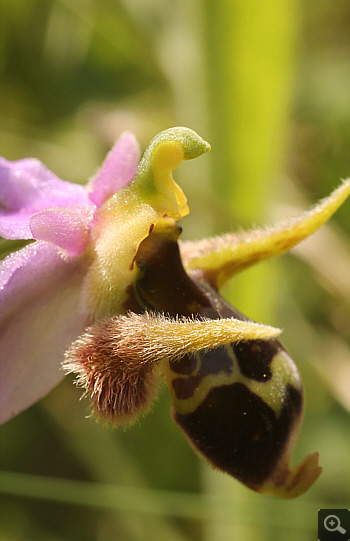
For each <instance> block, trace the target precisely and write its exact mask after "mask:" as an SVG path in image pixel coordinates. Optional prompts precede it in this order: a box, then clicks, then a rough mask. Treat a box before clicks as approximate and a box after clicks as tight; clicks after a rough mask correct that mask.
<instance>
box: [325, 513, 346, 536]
mask: <svg viewBox="0 0 350 541" xmlns="http://www.w3.org/2000/svg"><path fill="white" fill-rule="evenodd" d="M323 524H324V527H325V528H326V530H328V531H329V532H335V531H338V532H340V533H346V530H344V528H342V527H341V526H340V520H339V518H338V517H337V516H336V515H327V516H326V518H325V519H324V523H323Z"/></svg>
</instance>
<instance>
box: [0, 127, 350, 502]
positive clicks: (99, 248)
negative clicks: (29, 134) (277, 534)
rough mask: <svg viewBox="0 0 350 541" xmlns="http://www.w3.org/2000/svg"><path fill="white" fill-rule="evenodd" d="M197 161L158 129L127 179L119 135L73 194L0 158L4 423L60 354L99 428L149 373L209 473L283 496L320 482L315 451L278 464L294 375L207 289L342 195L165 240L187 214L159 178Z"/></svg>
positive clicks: (289, 422) (313, 224)
mask: <svg viewBox="0 0 350 541" xmlns="http://www.w3.org/2000/svg"><path fill="white" fill-rule="evenodd" d="M207 150H209V145H208V143H206V142H205V141H203V140H202V139H201V138H200V137H199V136H198V135H197V134H196V133H194V132H193V131H191V130H189V129H187V128H172V129H170V130H166V131H165V132H162V133H160V134H159V135H158V136H157V137H155V138H154V140H153V141H152V142H151V144H150V146H149V148H148V150H147V151H146V152H145V154H144V156H143V158H142V160H141V162H140V164H139V166H138V168H137V170H136V165H137V161H138V147H137V143H136V141H135V139H134V138H133V137H132V136H131V134H125V135H124V136H122V138H121V139H120V141H119V142H118V143H117V145H116V147H115V148H114V149H113V150H112V151H111V153H110V154H109V156H108V157H107V160H106V162H105V164H104V166H103V167H102V169H101V171H100V172H99V174H98V175H97V177H96V178H95V179H94V180H93V181H91V182H90V183H89V184H88V186H87V188H86V189H84V188H82V187H81V186H76V185H72V184H69V183H63V181H59V179H56V177H54V175H53V174H52V173H50V172H48V171H47V170H46V169H44V168H43V166H42V165H41V164H38V162H33V161H31V160H23V161H20V162H14V163H13V164H9V163H8V162H4V169H3V171H4V173H3V177H2V178H3V182H2V184H1V185H2V194H3V201H4V203H3V205H4V211H3V212H2V218H1V220H2V221H1V223H0V225H2V234H3V236H5V237H7V238H27V239H29V238H34V239H36V242H35V243H33V244H30V245H28V246H27V247H26V248H24V249H22V250H20V251H19V252H16V253H14V254H11V255H10V256H8V257H7V258H6V259H5V260H4V262H3V264H2V274H3V287H2V289H1V302H2V315H1V318H2V319H1V340H2V342H3V347H2V352H3V353H2V356H3V358H2V360H1V366H2V371H3V382H4V383H3V387H2V389H3V391H4V392H3V393H2V397H3V399H2V400H3V406H4V409H3V411H5V416H4V420H6V418H9V417H10V416H11V415H13V414H16V413H18V412H19V411H20V410H21V409H23V408H25V407H27V406H28V405H29V404H30V403H31V402H32V401H34V400H35V399H37V398H39V397H40V396H42V395H43V394H44V393H45V392H46V391H48V390H49V388H50V387H51V386H52V385H54V384H55V383H57V381H58V380H59V377H60V376H59V374H60V372H59V363H60V361H61V360H62V358H63V352H64V351H65V350H67V353H66V360H65V367H66V369H68V370H69V371H72V372H75V373H76V374H77V376H78V383H79V384H81V385H82V386H84V387H85V389H86V393H87V394H88V395H90V397H91V401H92V408H93V410H94V411H95V412H96V414H97V415H99V416H100V417H102V418H103V419H106V420H108V421H110V422H112V423H116V424H122V423H128V422H132V421H133V420H134V419H135V418H136V417H137V415H138V414H139V413H140V412H143V411H146V410H147V409H148V408H149V406H150V404H151V401H152V399H153V398H154V396H155V394H156V388H157V385H158V381H159V378H161V377H165V378H166V380H167V382H168V384H169V388H170V392H171V396H172V400H173V417H174V419H175V421H176V422H177V423H178V424H179V425H180V426H181V428H182V429H183V431H184V432H185V434H186V435H187V436H188V438H189V439H190V441H191V442H192V444H193V445H194V446H195V448H196V449H197V450H198V451H199V452H200V453H201V454H202V455H204V456H205V458H206V459H207V460H208V461H209V462H210V463H211V464H212V465H213V466H214V467H216V468H219V469H222V470H224V471H226V472H228V473H230V474H231V475H233V476H234V477H236V478H238V479H239V480H240V481H242V482H243V483H245V484H246V485H247V486H249V487H251V488H253V489H254V490H257V491H260V492H270V493H273V494H276V495H280V496H282V497H292V496H296V495H298V494H300V493H302V492H304V491H305V490H306V489H307V488H308V487H309V486H310V484H312V482H313V481H314V480H315V479H316V478H317V476H318V475H319V473H320V471H321V470H320V468H319V467H318V457H317V455H316V454H315V455H310V456H309V457H307V458H306V459H305V461H304V462H303V463H302V464H301V465H300V466H298V467H297V468H295V469H293V470H290V468H289V458H290V453H291V449H292V446H293V442H294V440H295V436H296V433H297V430H298V427H299V425H300V421H301V417H302V412H303V390H302V383H301V379H300V376H299V373H298V370H297V368H296V366H295V364H294V363H293V361H292V359H291V358H290V356H289V355H288V354H287V352H286V351H285V350H284V348H283V347H282V346H281V345H280V344H279V342H277V340H276V338H275V337H276V336H277V335H278V334H279V332H280V331H279V330H278V329H275V328H272V327H269V326H266V325H260V324H257V323H254V322H252V321H250V320H249V319H247V318H246V317H244V316H243V315H242V314H240V313H239V312H238V311H237V310H235V309H234V308H232V307H231V306H230V305H228V303H227V302H226V301H224V299H223V298H222V297H221V296H220V294H219V289H220V288H221V287H222V285H223V284H224V283H225V282H226V281H227V280H228V279H229V278H231V277H232V276H233V275H234V274H235V273H236V272H238V271H240V270H242V269H245V268H247V267H248V266H250V265H252V264H253V263H255V262H257V261H260V260H262V259H266V258H268V257H271V256H273V255H277V254H279V253H282V252H284V251H286V250H288V249H289V248H291V247H292V246H294V245H295V244H296V243H298V242H300V241H301V240H303V239H304V238H305V237H307V236H308V235H310V234H311V233H313V232H314V231H315V230H316V229H317V228H318V227H319V226H320V225H321V224H322V223H324V222H325V221H326V220H327V219H328V218H329V217H330V216H331V215H332V214H333V212H335V210H336V209H337V208H338V207H339V205H341V203H342V202H343V201H344V199H345V198H346V197H347V195H348V193H349V189H350V188H349V186H350V184H349V182H344V183H343V184H342V185H341V186H340V187H339V188H338V189H337V190H336V191H335V192H333V194H332V195H331V196H330V197H329V198H327V199H325V200H323V201H321V202H320V204H319V205H318V206H317V207H315V208H314V209H313V210H311V211H310V212H309V213H305V214H303V215H302V216H301V217H300V218H298V219H294V220H291V221H289V222H286V223H284V224H280V225H278V226H274V227H272V228H270V229H267V230H256V231H252V232H248V233H244V234H233V235H231V234H228V235H224V236H222V237H217V238H213V239H205V240H204V241H200V242H198V243H180V242H179V241H178V237H179V235H180V232H181V230H180V228H179V227H178V226H177V225H176V221H177V220H178V219H180V218H182V217H183V216H185V215H186V214H187V213H188V212H189V209H188V206H187V201H186V197H185V195H184V194H183V192H182V190H181V189H180V187H179V186H178V185H177V184H176V183H175V181H174V179H173V177H172V170H173V169H174V168H176V167H177V166H178V165H179V164H180V163H181V161H183V160H187V159H192V158H195V157H197V156H200V155H201V154H203V153H204V152H206V151H207ZM87 326H88V328H87ZM19 336H21V337H22V340H18V337H19ZM77 337H79V338H77ZM76 338H77V339H76ZM74 339H76V340H75V342H74V343H73V345H72V346H71V347H68V346H69V344H70V343H71V342H72V341H73V340H74Z"/></svg>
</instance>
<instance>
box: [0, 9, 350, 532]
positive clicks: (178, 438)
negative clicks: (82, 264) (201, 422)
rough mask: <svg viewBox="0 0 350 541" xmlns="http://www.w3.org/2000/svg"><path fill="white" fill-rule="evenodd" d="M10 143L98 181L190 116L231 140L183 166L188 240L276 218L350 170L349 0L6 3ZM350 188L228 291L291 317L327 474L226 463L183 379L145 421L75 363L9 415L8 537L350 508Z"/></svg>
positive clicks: (189, 122) (218, 140)
mask: <svg viewBox="0 0 350 541" xmlns="http://www.w3.org/2000/svg"><path fill="white" fill-rule="evenodd" d="M0 22H1V27H2V30H1V38H0V40H1V69H2V74H1V154H2V155H4V156H6V157H7V158H8V159H11V160H16V159H20V158H24V157H27V156H35V157H38V158H39V159H40V160H42V161H43V162H44V163H45V164H46V165H47V166H48V167H49V168H50V169H51V170H52V171H54V172H55V173H56V174H57V175H58V176H59V177H61V178H63V179H65V180H70V181H74V182H81V183H84V182H85V181H86V179H87V178H89V177H91V176H92V175H93V174H94V172H95V171H96V169H97V167H98V166H99V165H100V164H101V162H102V160H103V158H104V156H105V154H106V152H107V150H108V149H109V148H110V146H111V145H112V143H113V142H114V140H115V139H116V138H117V137H118V136H119V134H120V133H121V132H122V131H123V130H126V129H127V130H131V131H133V132H134V133H135V134H136V136H137V137H138V139H139V141H140V143H141V145H142V148H143V149H144V148H145V147H146V145H147V143H148V142H149V140H150V139H151V138H152V137H153V136H154V135H155V134H156V133H157V132H159V131H161V130H163V129H165V128H167V127H170V126H174V125H185V126H188V127H191V128H192V129H194V130H196V131H197V132H198V133H199V134H200V135H201V136H202V137H204V138H205V139H207V140H208V141H209V142H210V143H211V144H212V151H211V152H210V153H209V154H208V155H205V156H203V157H201V158H200V159H198V160H195V161H194V162H189V163H185V164H182V165H181V167H180V168H179V170H177V171H176V172H175V177H176V179H177V181H178V182H179V183H180V184H181V186H182V188H183V189H184V191H185V193H186V195H187V196H188V199H189V204H190V208H191V214H190V215H189V216H188V217H186V218H185V219H184V220H183V221H182V224H181V225H183V227H184V233H183V238H186V239H195V238H200V237H202V236H206V235H209V234H217V233H221V232H224V231H227V230H233V229H235V228H237V227H238V226H243V227H249V226H252V225H254V224H263V223H270V222H272V221H275V220H276V219H279V218H281V217H284V216H286V215H290V214H295V212H296V209H304V208H307V207H308V206H309V205H310V204H313V203H314V202H315V201H316V200H317V199H319V198H321V197H323V196H325V195H327V194H328V193H329V192H330V190H331V189H332V188H333V187H335V186H336V185H337V183H338V182H339V179H340V178H344V177H345V176H346V175H349V169H350V167H349V166H350V159H349V148H350V137H349V135H350V134H349V126H350V123H349V120H350V119H349V117H350V94H349V89H350V66H349V64H350V62H349V60H350V58H349V57H350V46H349V36H350V32H349V30H350V29H349V26H350V4H349V3H348V2H347V1H346V0H337V1H336V2H335V1H334V0H303V1H302V0H299V1H297V0H265V2H259V1H258V0H217V1H210V0H11V1H9V0H1V21H0ZM349 233H350V223H349V205H348V204H347V205H345V206H344V207H343V208H342V209H340V210H339V211H338V212H337V214H336V216H335V217H334V218H333V219H332V220H331V223H330V224H329V225H327V226H325V227H324V228H323V229H322V230H321V231H320V232H318V233H317V235H315V236H314V237H312V238H311V239H310V240H308V241H306V242H305V243H303V244H302V245H301V246H300V247H298V248H297V249H294V250H293V253H292V254H288V255H285V256H283V257H281V258H278V259H277V260H276V261H269V262H266V263H262V264H260V265H259V266H257V267H256V268H254V269H252V270H249V271H246V272H245V273H243V274H242V275H241V276H239V277H238V278H237V279H235V281H234V282H233V283H232V284H231V285H230V287H229V288H227V290H226V292H225V295H226V296H227V298H229V300H230V301H231V302H232V303H233V304H234V305H235V306H237V308H239V309H240V310H241V311H243V312H245V313H246V314H247V315H249V316H250V317H252V318H254V319H257V320H259V321H263V322H265V323H268V324H272V325H277V326H279V327H282V328H284V329H285V331H284V333H283V338H282V341H283V344H284V345H285V346H286V347H287V349H288V350H289V351H290V353H291V354H292V356H293V357H294V358H295V360H296V362H297V364H298V366H299V368H300V371H301V373H302V375H303V378H304V381H305V387H306V397H307V407H306V414H305V421H304V425H303V427H302V430H301V436H300V440H299V442H298V446H297V449H296V453H295V457H294V463H297V462H298V461H300V460H302V459H303V458H304V456H305V455H306V454H308V453H310V452H313V451H316V450H317V451H319V452H320V455H321V464H322V465H323V467H324V472H323V474H322V475H321V477H320V479H319V480H318V481H317V483H316V484H315V485H314V486H313V487H312V488H311V489H310V490H309V492H308V493H306V494H305V495H303V496H301V497H300V498H299V499H296V500H292V501H279V500H276V499H273V498H270V497H265V496H259V495H257V494H255V493H253V492H251V491H249V490H248V489H246V488H245V487H242V486H240V485H239V484H238V483H237V482H236V481H235V480H234V479H231V478H229V477H228V476H225V475H222V474H220V473H217V472H214V471H212V470H210V469H209V468H208V466H207V465H206V464H205V463H204V462H202V461H201V460H200V459H199V458H198V457H197V456H196V455H195V453H194V452H193V451H192V449H191V448H190V447H189V446H188V444H187V442H186V441H185V439H184V438H183V437H182V435H181V433H180V430H179V429H178V428H177V427H176V426H175V425H174V424H173V423H172V421H171V419H170V415H169V407H170V401H169V396H168V393H167V389H166V388H162V389H161V390H160V395H159V400H158V402H157V403H156V404H155V405H154V408H153V412H152V413H151V414H149V415H148V416H147V417H146V418H145V419H142V420H141V422H140V423H138V424H136V425H135V426H134V427H133V428H131V429H129V430H128V431H123V430H120V431H111V430H108V429H105V428H103V427H102V426H101V425H99V424H97V423H96V422H95V421H94V420H93V419H91V418H87V415H88V411H89V410H88V403H87V402H86V401H85V400H83V401H79V398H80V395H81V391H79V390H78V389H76V388H75V386H74V385H72V378H68V377H67V378H66V379H65V381H63V383H62V384H61V385H60V386H58V387H57V388H56V389H54V390H53V391H52V392H51V393H50V394H49V395H48V396H47V397H46V398H45V399H43V400H41V401H40V402H39V403H38V404H36V405H34V406H33V407H31V408H30V409H29V410H27V411H26V412H23V413H22V414H21V415H19V416H18V417H17V418H15V419H13V420H11V421H10V422H8V423H7V424H5V425H4V426H3V427H2V428H1V430H0V437H1V469H2V470H3V473H2V474H1V478H0V479H1V487H2V491H3V494H2V505H1V511H2V516H1V531H0V540H1V541H20V540H21V541H22V540H23V541H24V540H25V541H27V540H28V541H32V540H35V541H150V540H152V541H163V540H164V539H166V540H167V541H218V540H220V541H231V540H238V541H240V540H243V541H255V540H256V541H270V540H273V541H274V540H276V541H278V540H283V541H289V540H295V539H298V541H314V540H315V539H316V538H317V536H316V531H317V510H318V509H319V508H341V507H348V505H349V460H348V456H349V420H348V416H347V415H348V414H347V411H346V403H347V400H348V399H347V393H348V392H349V391H348V383H349V377H350V368H349V324H350V321H349V319H350V316H349V298H350V279H349V269H350V264H349V261H350V254H349V242H348V237H349Z"/></svg>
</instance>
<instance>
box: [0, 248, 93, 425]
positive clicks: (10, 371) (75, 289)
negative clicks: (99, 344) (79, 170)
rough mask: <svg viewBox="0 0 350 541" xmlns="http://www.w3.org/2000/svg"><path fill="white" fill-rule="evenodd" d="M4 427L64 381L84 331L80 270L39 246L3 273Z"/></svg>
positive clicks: (0, 407) (8, 263)
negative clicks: (63, 366) (70, 353)
mask: <svg viewBox="0 0 350 541" xmlns="http://www.w3.org/2000/svg"><path fill="white" fill-rule="evenodd" d="M0 269H1V280H0V308H1V310H0V422H5V421H7V420H8V419H10V418H11V417H12V416H14V415H16V414H17V413H19V412H20V411H22V410H24V409H26V408H27V407H29V406H30V405H31V404H33V403H34V402H35V401H37V400H39V398H41V397H42V396H44V395H45V394H46V393H47V392H48V391H49V390H50V389H52V387H54V386H55V385H56V384H57V383H58V382H59V381H60V380H61V378H62V377H63V373H62V371H61V370H60V363H61V361H62V360H63V353H64V351H65V350H66V349H67V347H68V346H69V345H70V344H71V342H72V341H73V340H74V339H76V338H77V337H78V336H79V334H81V333H82V331H83V330H84V327H85V324H84V322H83V320H82V318H80V317H79V299H80V287H81V282H82V280H83V276H84V269H83V267H82V264H81V263H80V262H79V261H77V260H74V261H73V262H68V263H67V262H66V261H64V260H63V259H62V258H61V257H60V256H59V255H58V252H57V249H56V248H55V247H54V246H53V245H50V244H45V243H42V242H37V243H34V244H31V245H29V246H27V247H26V248H23V249H22V250H20V251H19V252H16V253H14V254H11V255H10V256H8V257H7V258H6V259H5V260H4V261H3V262H2V265H1V267H0Z"/></svg>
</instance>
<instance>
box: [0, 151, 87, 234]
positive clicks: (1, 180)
mask: <svg viewBox="0 0 350 541" xmlns="http://www.w3.org/2000/svg"><path fill="white" fill-rule="evenodd" d="M74 205H79V206H86V205H87V206H89V207H91V206H92V205H91V202H90V200H89V198H88V196H87V193H86V190H85V188H84V187H83V186H80V185H79V184H73V183H71V182H65V181H63V180H60V179H59V178H57V177H56V175H54V174H53V173H52V172H51V171H49V169H47V168H46V167H45V166H44V165H43V164H42V163H41V162H40V161H39V160H36V159H34V158H26V159H24V160H18V161H15V162H9V161H8V160H6V159H5V158H0V207H1V208H0V235H1V236H2V237H4V238H6V239H31V238H32V234H31V231H30V228H29V218H30V216H31V215H32V214H33V213H34V212H39V211H40V210H43V209H46V208H50V207H69V206H74Z"/></svg>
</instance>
